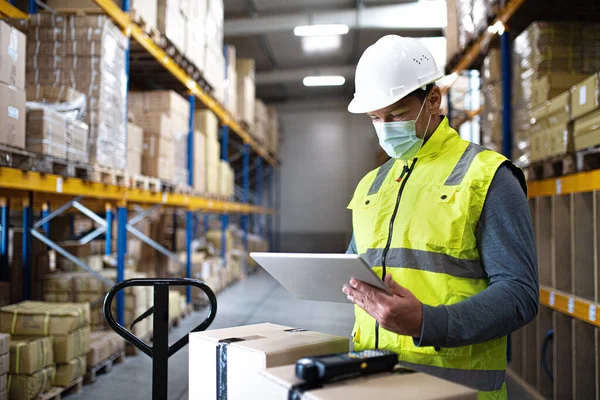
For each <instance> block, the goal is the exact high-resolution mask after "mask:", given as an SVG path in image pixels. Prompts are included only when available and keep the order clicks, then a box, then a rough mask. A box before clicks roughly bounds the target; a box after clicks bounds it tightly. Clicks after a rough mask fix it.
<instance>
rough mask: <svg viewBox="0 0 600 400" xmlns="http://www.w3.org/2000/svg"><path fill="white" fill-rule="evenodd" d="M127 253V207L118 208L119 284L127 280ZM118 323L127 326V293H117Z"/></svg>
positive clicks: (122, 291)
mask: <svg viewBox="0 0 600 400" xmlns="http://www.w3.org/2000/svg"><path fill="white" fill-rule="evenodd" d="M125 253H127V207H119V208H117V283H120V282H123V281H124V280H125ZM117 322H118V323H119V324H121V325H122V326H124V325H125V291H124V290H121V291H120V292H119V293H117Z"/></svg>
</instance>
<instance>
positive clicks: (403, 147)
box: [373, 101, 431, 161]
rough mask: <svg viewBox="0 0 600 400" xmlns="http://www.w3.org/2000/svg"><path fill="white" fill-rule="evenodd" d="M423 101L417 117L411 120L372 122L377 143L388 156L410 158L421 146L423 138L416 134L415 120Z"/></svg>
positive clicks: (401, 158)
mask: <svg viewBox="0 0 600 400" xmlns="http://www.w3.org/2000/svg"><path fill="white" fill-rule="evenodd" d="M424 106H425V101H423V105H422V106H421V109H420V110H419V114H418V115H417V118H416V119H414V120H412V121H395V122H373V126H374V127H375V131H376V132H377V137H379V145H380V146H381V148H382V149H383V150H385V152H386V153H387V154H388V156H390V157H392V158H396V159H400V160H403V161H406V160H410V159H412V158H414V157H415V155H416V154H417V152H418V151H419V149H420V148H421V146H423V139H422V138H419V137H418V136H417V130H416V122H417V120H418V119H419V116H420V115H421V112H422V111H423V107H424ZM430 122H431V115H430V116H429V120H428V121H427V128H425V133H424V134H423V137H425V135H426V134H427V130H428V129H429V123H430Z"/></svg>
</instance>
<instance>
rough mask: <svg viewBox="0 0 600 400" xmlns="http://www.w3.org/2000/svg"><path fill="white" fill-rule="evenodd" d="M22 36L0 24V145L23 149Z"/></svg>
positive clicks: (23, 72)
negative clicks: (0, 127)
mask: <svg viewBox="0 0 600 400" xmlns="http://www.w3.org/2000/svg"><path fill="white" fill-rule="evenodd" d="M25 43H26V38H25V35H24V34H23V33H21V32H19V31H18V30H17V29H15V28H13V27H12V26H10V25H8V24H7V23H5V22H4V21H0V46H2V47H1V48H2V49H5V50H2V51H1V52H0V110H1V111H0V126H2V129H1V130H0V144H7V145H10V146H14V147H18V148H22V149H23V148H25V118H26V115H25V55H26V52H25V47H26V45H25Z"/></svg>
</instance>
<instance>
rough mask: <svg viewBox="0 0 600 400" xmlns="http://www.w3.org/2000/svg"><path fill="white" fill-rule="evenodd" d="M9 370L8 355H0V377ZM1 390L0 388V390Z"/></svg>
mask: <svg viewBox="0 0 600 400" xmlns="http://www.w3.org/2000/svg"><path fill="white" fill-rule="evenodd" d="M9 370H10V354H9V353H6V354H2V355H0V376H1V375H6V374H8V371H9ZM2 389H3V388H1V387H0V390H2Z"/></svg>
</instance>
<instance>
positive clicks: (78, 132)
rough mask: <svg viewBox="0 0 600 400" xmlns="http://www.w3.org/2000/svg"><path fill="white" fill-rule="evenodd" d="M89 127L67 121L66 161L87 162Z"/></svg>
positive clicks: (82, 123)
mask: <svg viewBox="0 0 600 400" xmlns="http://www.w3.org/2000/svg"><path fill="white" fill-rule="evenodd" d="M88 136H89V126H88V125H87V124H86V123H84V122H83V121H77V120H67V137H66V139H67V160H69V161H77V162H82V163H87V162H88V153H87V150H88Z"/></svg>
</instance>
